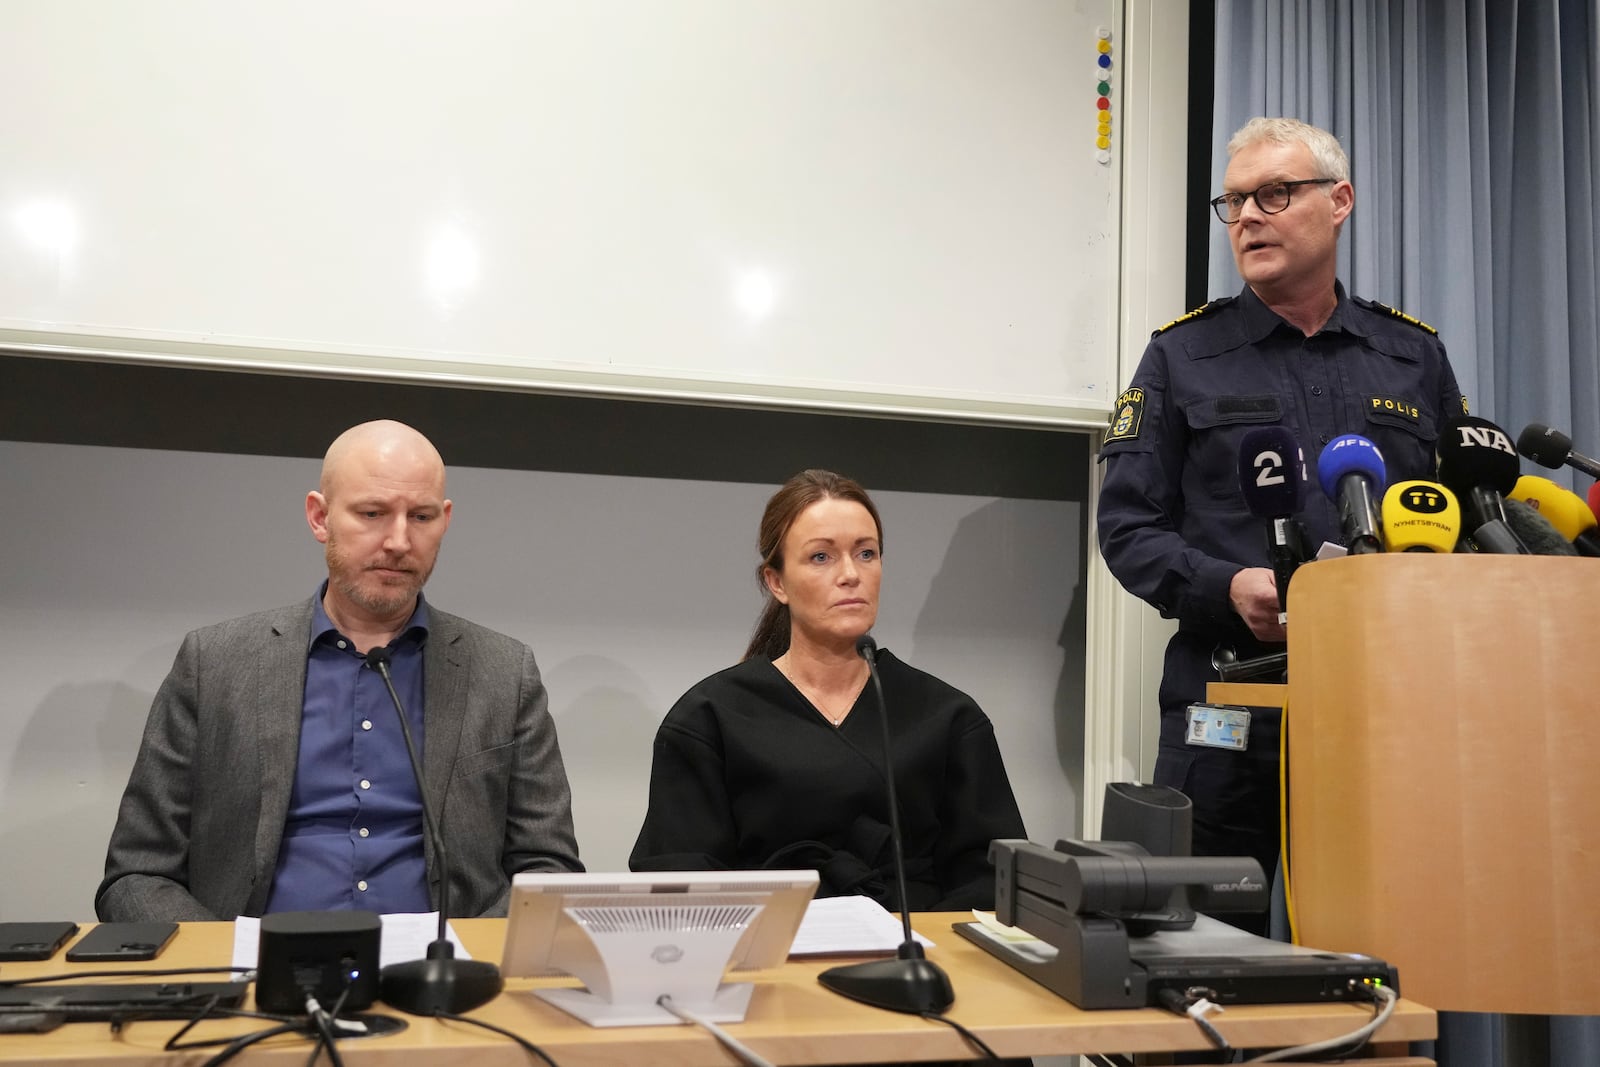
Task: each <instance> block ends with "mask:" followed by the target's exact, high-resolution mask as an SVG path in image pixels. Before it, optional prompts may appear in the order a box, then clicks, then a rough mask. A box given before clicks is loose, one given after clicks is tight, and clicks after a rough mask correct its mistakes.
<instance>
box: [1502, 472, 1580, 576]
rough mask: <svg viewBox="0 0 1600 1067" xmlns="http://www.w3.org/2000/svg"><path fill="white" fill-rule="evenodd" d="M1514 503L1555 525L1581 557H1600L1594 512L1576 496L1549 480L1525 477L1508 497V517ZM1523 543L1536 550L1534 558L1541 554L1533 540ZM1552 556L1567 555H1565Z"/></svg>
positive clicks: (1531, 476)
mask: <svg viewBox="0 0 1600 1067" xmlns="http://www.w3.org/2000/svg"><path fill="white" fill-rule="evenodd" d="M1513 500H1519V501H1521V502H1522V503H1524V504H1526V505H1528V507H1530V508H1532V509H1533V510H1534V511H1536V512H1537V513H1538V514H1539V515H1540V517H1542V518H1543V519H1545V521H1547V522H1548V523H1549V524H1550V525H1551V526H1554V527H1555V528H1556V532H1557V533H1559V534H1560V535H1561V537H1562V539H1563V540H1565V541H1567V542H1569V543H1570V544H1571V545H1572V547H1573V548H1574V549H1575V550H1576V551H1577V554H1578V555H1580V556H1600V531H1597V530H1596V529H1595V520H1594V512H1593V511H1591V510H1589V505H1588V504H1585V503H1584V502H1583V500H1582V499H1581V498H1580V497H1579V496H1578V494H1577V493H1574V492H1572V491H1571V490H1569V489H1563V488H1562V487H1561V486H1559V485H1557V484H1556V483H1555V482H1552V481H1551V480H1550V479H1549V478H1541V477H1539V476H1538V475H1536V474H1524V475H1523V476H1522V477H1520V478H1518V479H1517V484H1516V485H1515V486H1513V487H1512V490H1511V494H1510V495H1509V496H1507V497H1506V503H1507V505H1508V507H1507V510H1506V515H1507V517H1508V518H1509V517H1510V515H1511V511H1510V508H1509V505H1510V503H1511V501H1513ZM1523 540H1524V541H1527V542H1528V547H1529V548H1530V549H1533V552H1534V554H1535V555H1540V554H1541V553H1540V552H1539V550H1538V549H1537V548H1535V547H1534V544H1533V542H1532V541H1528V539H1527V538H1526V537H1524V538H1523ZM1551 554H1558V555H1566V553H1551Z"/></svg>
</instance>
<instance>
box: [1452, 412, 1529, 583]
mask: <svg viewBox="0 0 1600 1067" xmlns="http://www.w3.org/2000/svg"><path fill="white" fill-rule="evenodd" d="M1520 467H1521V464H1520V463H1519V462H1518V460H1517V450H1516V449H1515V448H1513V447H1512V445H1511V438H1510V437H1507V436H1506V432H1505V431H1504V430H1502V429H1501V428H1500V427H1498V426H1496V425H1495V424H1494V423H1492V422H1490V421H1489V420H1488V419H1480V418H1478V417H1477V416H1475V415H1458V416H1456V417H1455V418H1453V419H1450V420H1449V421H1447V422H1446V423H1445V424H1444V429H1443V430H1441V431H1440V433H1439V481H1441V482H1443V483H1444V484H1445V485H1446V486H1447V487H1449V489H1450V490H1451V491H1452V492H1454V493H1455V494H1456V499H1457V500H1459V501H1460V502H1461V532H1462V534H1463V535H1464V536H1465V538H1466V539H1467V541H1468V546H1467V547H1469V548H1474V549H1476V550H1477V551H1479V552H1493V553H1497V554H1500V555H1527V554H1528V546H1527V545H1525V544H1523V543H1522V539H1521V538H1519V537H1518V536H1517V535H1516V533H1514V532H1513V531H1512V529H1511V527H1510V526H1509V525H1507V523H1506V509H1505V495H1506V494H1507V493H1509V492H1511V490H1512V489H1513V488H1514V487H1515V486H1516V484H1517V474H1518V472H1519V469H1520Z"/></svg>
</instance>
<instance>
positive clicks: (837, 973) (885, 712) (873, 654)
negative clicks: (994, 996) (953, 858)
mask: <svg viewBox="0 0 1600 1067" xmlns="http://www.w3.org/2000/svg"><path fill="white" fill-rule="evenodd" d="M856 653H857V654H858V655H859V656H860V657H861V658H862V659H864V660H866V661H867V672H868V673H869V674H870V675H871V676H872V688H873V691H874V692H876V693H877V694H878V722H879V723H881V724H882V726H883V773H884V778H885V779H886V780H887V782H888V785H889V839H890V841H891V842H892V843H893V845H894V876H895V881H896V882H897V883H898V885H899V887H900V923H901V925H902V927H903V928H904V930H905V940H904V941H902V942H901V943H900V947H899V948H898V949H897V950H896V951H895V958H894V959H892V960H870V961H868V962H866V963H851V964H847V965H845V966H843V967H831V968H829V969H828V970H826V971H823V972H822V973H821V974H819V975H817V981H819V982H821V983H822V984H823V985H824V986H826V987H827V988H829V989H831V990H833V991H834V992H835V993H840V994H842V995H844V996H847V997H849V998H850V999H851V1000H859V1001H861V1002H862V1003H863V1004H871V1005H872V1006H873V1007H875V1008H887V1009H889V1010H890V1011H903V1012H909V1013H910V1014H913V1015H920V1014H923V1013H924V1012H933V1013H935V1014H938V1013H942V1012H943V1011H944V1010H945V1009H946V1008H948V1007H949V1006H950V1005H951V1004H954V1003H955V1000H956V994H955V990H953V989H952V988H951V987H950V977H949V976H948V975H947V974H945V973H944V971H943V970H942V969H940V967H939V965H938V964H936V963H934V962H933V961H932V960H929V959H928V958H927V957H926V955H925V954H924V953H923V951H922V946H921V945H920V944H918V943H917V939H916V938H914V937H913V936H911V908H910V905H909V904H908V903H907V896H906V855H905V849H904V847H903V846H902V845H901V843H900V802H899V800H898V799H897V798H896V796H895V791H894V750H893V749H892V748H891V747H890V743H891V739H890V737H889V707H888V705H887V704H885V703H884V702H883V682H882V680H880V679H879V677H878V643H877V642H876V641H874V640H873V639H872V636H871V635H870V634H862V635H861V636H860V637H858V638H856Z"/></svg>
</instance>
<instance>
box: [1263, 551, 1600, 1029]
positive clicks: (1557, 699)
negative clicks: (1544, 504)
mask: <svg viewBox="0 0 1600 1067" xmlns="http://www.w3.org/2000/svg"><path fill="white" fill-rule="evenodd" d="M1289 620H1290V622H1289V686H1288V690H1289V701H1288V722H1289V765H1290V820H1291V826H1292V834H1293V836H1292V838H1291V841H1290V848H1291V855H1290V861H1291V864H1292V869H1291V872H1290V876H1291V890H1292V893H1293V896H1294V903H1295V911H1296V915H1297V917H1298V920H1299V923H1298V929H1299V934H1300V939H1301V940H1302V941H1303V942H1304V943H1306V944H1308V945H1314V946H1316V947H1318V948H1325V949H1331V950H1336V951H1351V952H1367V953H1371V954H1373V955H1376V956H1379V957H1381V958H1383V959H1385V960H1387V961H1388V962H1390V963H1392V964H1394V965H1395V966H1397V967H1398V968H1399V971H1400V988H1401V990H1402V991H1403V992H1404V994H1405V995H1406V997H1408V998H1412V999H1416V1000H1420V1001H1422V1002H1423V1003H1426V1004H1429V1005H1432V1006H1433V1007H1435V1008H1437V1009H1439V1010H1441V1011H1487V1012H1531V1013H1540V1014H1596V1013H1600V918H1597V917H1596V910H1597V908H1600V560H1591V559H1582V558H1566V557H1553V556H1464V555H1450V556H1433V555H1422V554H1393V555H1370V556H1359V557H1347V558H1344V559H1336V560H1326V561H1323V562H1319V563H1315V564H1313V565H1311V566H1307V567H1302V568H1300V570H1299V571H1297V572H1296V574H1295V578H1294V584H1293V585H1292V586H1291V587H1290V599H1289Z"/></svg>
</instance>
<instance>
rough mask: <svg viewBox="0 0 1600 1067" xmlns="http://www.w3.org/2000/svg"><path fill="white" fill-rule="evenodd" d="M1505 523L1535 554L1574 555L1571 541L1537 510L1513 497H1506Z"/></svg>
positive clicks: (1574, 549)
mask: <svg viewBox="0 0 1600 1067" xmlns="http://www.w3.org/2000/svg"><path fill="white" fill-rule="evenodd" d="M1506 525H1507V526H1509V527H1511V532H1512V533H1514V534H1516V535H1517V537H1518V538H1519V539H1521V541H1522V543H1523V544H1525V545H1527V546H1528V551H1529V552H1531V553H1533V554H1534V555H1535V556H1576V555H1577V554H1578V550H1577V549H1576V548H1574V547H1573V546H1572V542H1571V541H1568V540H1567V539H1566V538H1565V537H1562V536H1561V531H1560V530H1558V529H1556V528H1555V527H1554V526H1553V525H1551V523H1550V520H1549V519H1547V518H1545V517H1544V516H1543V515H1541V514H1539V512H1538V511H1537V510H1535V509H1534V508H1531V507H1529V506H1528V505H1527V504H1524V503H1523V502H1522V501H1520V500H1518V499H1516V498H1515V497H1507V498H1506Z"/></svg>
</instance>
